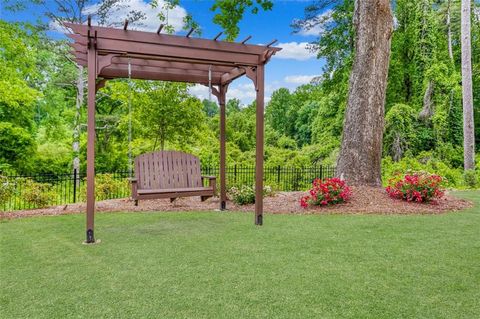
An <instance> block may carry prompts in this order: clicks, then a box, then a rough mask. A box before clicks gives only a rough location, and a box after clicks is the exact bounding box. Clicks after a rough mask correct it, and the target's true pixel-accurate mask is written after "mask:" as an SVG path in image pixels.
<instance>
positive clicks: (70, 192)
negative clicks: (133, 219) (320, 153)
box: [0, 165, 335, 211]
mask: <svg viewBox="0 0 480 319" xmlns="http://www.w3.org/2000/svg"><path fill="white" fill-rule="evenodd" d="M226 173H227V188H230V187H233V186H241V185H249V186H252V185H253V184H254V183H255V167H254V166H243V165H233V166H229V167H227V170H226ZM202 174H203V175H215V176H219V168H218V167H213V166H205V167H202ZM334 175H335V168H334V167H331V166H322V165H318V166H312V167H303V168H296V167H282V166H275V167H265V169H264V184H265V185H268V186H271V187H272V189H274V190H276V191H298V190H306V189H308V187H309V186H310V185H311V182H312V180H313V179H315V178H326V177H333V176H334ZM85 177H86V176H85V174H84V173H77V172H76V171H74V172H73V173H72V174H39V175H13V174H6V173H1V172H0V211H12V210H21V209H33V208H40V207H47V206H56V205H66V204H71V203H76V202H84V201H85V198H86V196H85V195H86V178H85ZM128 177H129V172H128V171H119V172H112V173H97V175H96V183H95V188H96V197H97V200H104V199H113V198H125V197H128V196H130V186H129V183H128Z"/></svg>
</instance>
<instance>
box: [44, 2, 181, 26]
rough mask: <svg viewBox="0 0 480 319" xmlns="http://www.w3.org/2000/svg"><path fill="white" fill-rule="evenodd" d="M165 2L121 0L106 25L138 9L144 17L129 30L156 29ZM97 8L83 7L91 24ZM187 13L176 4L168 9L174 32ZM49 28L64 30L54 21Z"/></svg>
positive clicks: (169, 22)
mask: <svg viewBox="0 0 480 319" xmlns="http://www.w3.org/2000/svg"><path fill="white" fill-rule="evenodd" d="M164 4H165V1H164V0H158V6H157V7H156V8H152V6H151V5H150V3H148V2H146V1H145V0H123V1H121V2H120V3H119V4H118V5H117V6H115V7H114V8H112V9H111V10H110V12H109V15H108V21H107V24H108V25H112V24H118V23H123V21H125V19H126V18H127V17H128V15H129V13H130V12H132V11H138V12H142V13H144V14H145V19H142V20H140V21H139V22H137V23H132V24H129V26H128V28H129V29H130V30H141V31H151V32H153V31H156V30H157V28H158V26H159V25H160V20H159V18H158V14H159V13H161V12H163V14H164V15H165V16H167V12H166V10H164V9H163V7H164ZM98 9H99V4H98V3H97V4H92V5H89V6H87V7H85V9H84V11H83V13H84V14H91V15H92V24H93V25H96V24H97V19H96V18H95V13H96V12H97V11H98ZM186 15H187V11H186V10H185V9H184V8H182V7H180V6H176V7H175V8H174V9H171V10H168V24H169V25H171V26H172V27H173V28H174V30H175V32H178V31H180V30H182V27H183V18H184V17H185V16H186ZM50 28H51V29H52V30H54V31H58V32H64V31H65V30H64V29H63V27H62V26H60V25H58V24H57V23H56V22H55V21H52V22H50Z"/></svg>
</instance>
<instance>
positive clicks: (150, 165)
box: [131, 151, 216, 206]
mask: <svg viewBox="0 0 480 319" xmlns="http://www.w3.org/2000/svg"><path fill="white" fill-rule="evenodd" d="M206 180H208V186H204V185H205V182H204V181H206ZM131 183H132V199H133V200H134V201H135V206H137V205H138V201H139V200H143V199H158V198H170V201H171V202H173V201H174V200H175V199H176V198H179V197H189V196H200V198H201V200H202V202H203V201H204V200H206V199H207V198H209V197H212V196H214V194H215V187H216V177H215V176H202V175H201V173H200V160H199V159H198V157H196V156H193V155H191V154H187V153H183V152H178V151H158V152H152V153H146V154H142V155H139V156H137V157H136V158H135V178H132V179H131Z"/></svg>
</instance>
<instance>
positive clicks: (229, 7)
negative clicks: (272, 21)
mask: <svg viewBox="0 0 480 319" xmlns="http://www.w3.org/2000/svg"><path fill="white" fill-rule="evenodd" d="M249 8H250V12H251V13H253V14H257V13H258V11H259V10H260V9H263V10H265V11H268V10H272V8H273V1H271V0H255V2H254V1H253V0H216V1H215V2H214V4H213V5H212V7H211V10H212V11H214V12H217V11H218V12H217V13H216V14H215V16H214V17H213V22H214V23H216V24H218V25H220V26H221V27H222V28H223V30H224V32H225V34H226V35H227V37H226V40H227V41H233V40H235V39H236V38H237V36H238V34H239V33H240V28H239V26H238V24H239V22H240V21H241V20H242V18H243V16H244V14H245V10H247V9H249Z"/></svg>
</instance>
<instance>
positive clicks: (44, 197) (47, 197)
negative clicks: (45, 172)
mask: <svg viewBox="0 0 480 319" xmlns="http://www.w3.org/2000/svg"><path fill="white" fill-rule="evenodd" d="M20 182H23V183H24V184H23V187H24V188H23V192H22V195H23V200H24V201H25V202H26V203H28V204H29V205H31V206H33V207H35V208H43V207H47V206H49V205H52V204H53V203H54V202H55V197H56V196H57V194H56V193H55V191H54V190H53V188H52V185H50V184H48V183H38V182H35V181H33V180H32V179H30V178H27V179H25V180H23V181H20Z"/></svg>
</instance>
